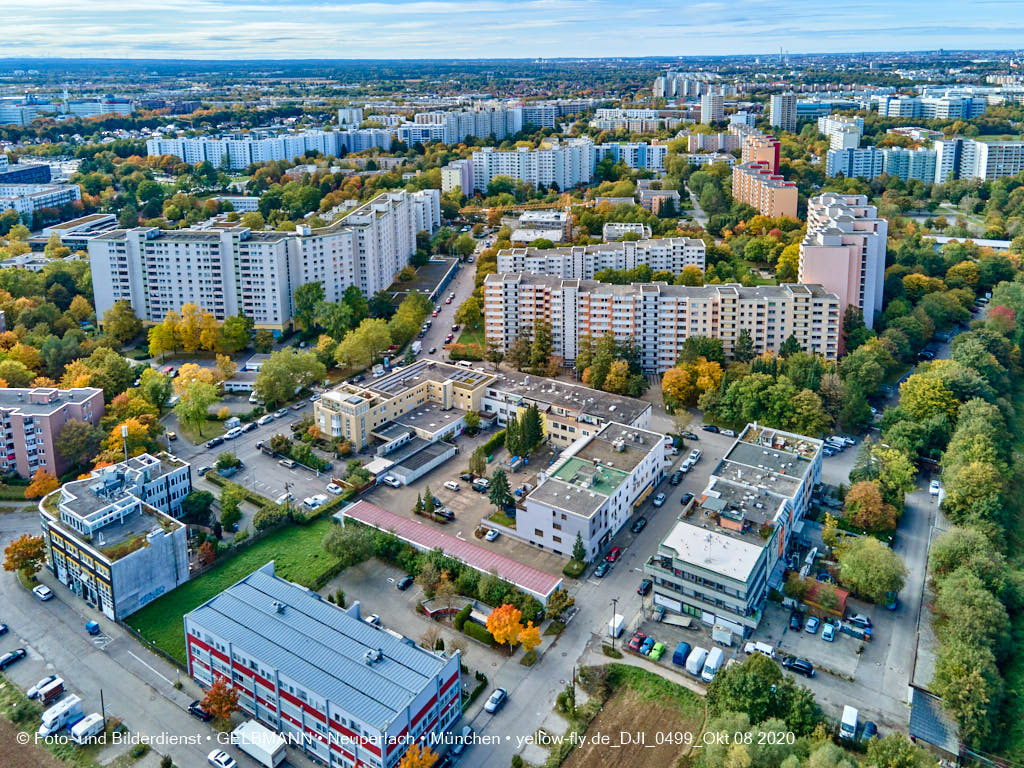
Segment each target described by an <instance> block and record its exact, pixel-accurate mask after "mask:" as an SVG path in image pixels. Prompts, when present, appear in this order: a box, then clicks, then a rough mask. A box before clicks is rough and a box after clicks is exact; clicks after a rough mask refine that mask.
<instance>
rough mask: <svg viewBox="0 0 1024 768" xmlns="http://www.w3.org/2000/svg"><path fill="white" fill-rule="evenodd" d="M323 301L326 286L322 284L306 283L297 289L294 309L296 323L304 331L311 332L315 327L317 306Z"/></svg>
mask: <svg viewBox="0 0 1024 768" xmlns="http://www.w3.org/2000/svg"><path fill="white" fill-rule="evenodd" d="M323 300H324V286H323V284H322V283H319V282H313V283H304V284H303V285H300V286H299V287H298V288H296V289H295V293H294V295H293V309H292V317H293V318H294V319H295V323H296V324H297V325H298V326H299V327H300V328H302V329H303V330H307V331H308V330H310V329H311V328H312V327H313V317H314V315H315V314H316V309H317V306H318V305H319V304H320V303H321V302H322V301H323Z"/></svg>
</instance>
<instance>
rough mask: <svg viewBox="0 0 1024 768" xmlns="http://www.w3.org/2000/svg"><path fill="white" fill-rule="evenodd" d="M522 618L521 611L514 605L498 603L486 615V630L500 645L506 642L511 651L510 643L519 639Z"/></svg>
mask: <svg viewBox="0 0 1024 768" xmlns="http://www.w3.org/2000/svg"><path fill="white" fill-rule="evenodd" d="M522 618H523V612H522V611H520V610H519V609H518V608H516V607H515V606H514V605H510V604H508V603H505V604H504V605H499V606H498V607H497V608H495V609H494V610H493V611H491V615H490V616H488V617H487V631H488V632H490V633H491V635H493V636H494V639H495V640H496V641H498V642H499V643H501V644H502V645H506V644H507V645H508V649H509V653H511V652H512V645H513V644H514V643H515V642H516V640H518V639H519V633H520V632H522V630H523V624H522Z"/></svg>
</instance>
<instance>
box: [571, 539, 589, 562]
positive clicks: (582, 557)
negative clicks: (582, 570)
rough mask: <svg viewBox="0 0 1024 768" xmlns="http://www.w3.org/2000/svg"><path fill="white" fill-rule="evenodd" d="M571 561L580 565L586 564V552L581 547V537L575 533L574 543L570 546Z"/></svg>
mask: <svg viewBox="0 0 1024 768" xmlns="http://www.w3.org/2000/svg"><path fill="white" fill-rule="evenodd" d="M572 559H573V560H578V561H579V562H581V563H585V562H587V550H586V549H585V548H584V546H583V537H582V536H580V534H579V532H577V533H576V542H575V543H574V544H573V545H572Z"/></svg>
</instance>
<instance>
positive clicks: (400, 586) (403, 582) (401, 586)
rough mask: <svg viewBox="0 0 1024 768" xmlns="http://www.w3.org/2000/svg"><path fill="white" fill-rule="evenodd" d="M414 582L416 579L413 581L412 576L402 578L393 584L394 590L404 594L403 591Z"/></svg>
mask: <svg viewBox="0 0 1024 768" xmlns="http://www.w3.org/2000/svg"><path fill="white" fill-rule="evenodd" d="M415 581H416V579H414V578H413V577H412V576H403V577H402V578H400V579H399V580H398V582H397V583H396V584H395V589H397V590H398V591H399V592H405V590H407V589H408V588H409V587H411V586H412V585H413V583H414V582H415Z"/></svg>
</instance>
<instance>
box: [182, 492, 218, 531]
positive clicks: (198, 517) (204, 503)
mask: <svg viewBox="0 0 1024 768" xmlns="http://www.w3.org/2000/svg"><path fill="white" fill-rule="evenodd" d="M212 506H213V494H212V493H210V492H209V491H192V492H191V493H189V495H188V496H186V497H185V498H184V499H182V500H181V514H182V516H183V517H186V518H190V519H192V520H194V521H196V522H197V523H198V524H200V525H205V524H206V522H207V521H208V520H209V518H210V508H211V507H212Z"/></svg>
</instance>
